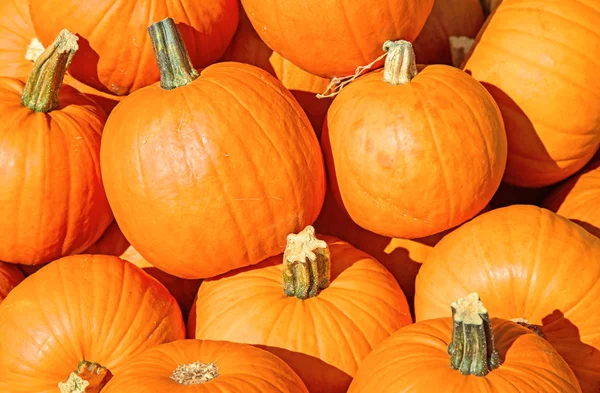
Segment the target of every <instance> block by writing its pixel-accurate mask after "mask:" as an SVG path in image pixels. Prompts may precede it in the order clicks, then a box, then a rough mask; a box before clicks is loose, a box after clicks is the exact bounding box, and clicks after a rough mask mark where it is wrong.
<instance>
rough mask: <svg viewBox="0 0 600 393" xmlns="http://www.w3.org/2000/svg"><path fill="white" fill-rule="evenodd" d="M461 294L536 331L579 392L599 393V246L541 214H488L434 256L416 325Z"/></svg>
mask: <svg viewBox="0 0 600 393" xmlns="http://www.w3.org/2000/svg"><path fill="white" fill-rule="evenodd" d="M465 288H469V291H476V292H478V293H479V295H480V296H481V298H483V299H485V303H486V306H487V308H488V310H490V313H493V315H495V316H497V317H499V318H505V319H517V318H518V319H523V320H526V321H528V323H529V324H531V325H535V326H537V327H539V329H541V331H542V332H543V334H544V335H545V337H546V339H547V340H548V341H549V342H550V343H551V344H552V345H553V346H554V348H555V349H556V351H557V352H558V353H559V354H560V355H561V356H562V357H563V358H564V359H565V360H566V362H567V363H568V364H569V366H570V367H571V368H572V369H573V371H574V372H575V375H576V376H577V378H578V379H579V382H580V384H581V388H582V390H583V392H584V393H594V392H598V391H600V239H598V238H596V237H595V236H592V235H591V234H589V233H588V232H586V231H585V230H584V229H583V228H581V227H580V226H579V225H576V224H574V223H572V222H570V221H569V220H567V219H566V218H563V217H561V216H559V215H557V214H555V213H552V212H551V211H549V210H546V209H542V208H539V207H535V206H531V205H513V206H509V207H505V208H501V209H496V210H492V211H490V212H488V213H485V214H483V215H481V216H479V217H477V218H475V219H473V220H472V221H470V222H468V223H466V224H464V225H463V226H461V227H460V228H458V229H456V230H455V231H453V232H452V233H450V234H448V235H446V236H445V237H444V239H442V241H440V242H439V243H438V244H437V245H436V246H435V247H434V248H433V250H431V252H430V253H429V256H428V257H427V262H426V263H425V264H423V266H422V267H421V270H420V271H419V274H418V275H417V282H416V293H415V313H416V319H417V321H423V320H426V319H433V318H442V317H447V316H449V310H448V307H447V305H446V304H445V300H444V299H453V298H454V299H456V298H458V297H460V296H464V295H465Z"/></svg>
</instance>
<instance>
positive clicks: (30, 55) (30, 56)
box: [25, 37, 44, 63]
mask: <svg viewBox="0 0 600 393" xmlns="http://www.w3.org/2000/svg"><path fill="white" fill-rule="evenodd" d="M42 53H44V45H42V43H41V42H40V40H38V39H37V38H35V37H34V38H32V39H31V42H30V43H29V45H27V51H26V52H25V60H29V61H30V62H32V63H35V61H36V60H37V59H38V57H40V55H41V54H42Z"/></svg>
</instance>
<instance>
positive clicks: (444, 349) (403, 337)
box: [348, 293, 581, 393]
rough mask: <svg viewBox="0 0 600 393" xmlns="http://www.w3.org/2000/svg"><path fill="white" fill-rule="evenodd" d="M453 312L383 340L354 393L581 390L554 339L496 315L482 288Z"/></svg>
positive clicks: (360, 374) (353, 387) (558, 392)
mask: <svg viewBox="0 0 600 393" xmlns="http://www.w3.org/2000/svg"><path fill="white" fill-rule="evenodd" d="M451 310H452V311H451V312H452V318H438V319H431V320H427V321H421V322H417V323H416V324H413V325H410V326H405V327H403V328H402V329H400V330H398V331H397V332H396V333H394V334H393V335H392V336H391V337H390V338H388V339H387V340H385V341H384V342H383V343H382V344H380V345H379V346H377V348H375V350H374V351H373V352H371V353H370V354H369V356H367V358H366V359H365V360H364V362H363V363H362V364H361V366H360V368H359V369H358V373H357V374H356V377H355V378H354V380H353V381H352V385H350V389H349V390H348V393H374V392H402V393H432V392H455V391H456V392H459V391H460V392H462V393H480V392H536V393H580V392H581V389H580V387H579V383H578V382H577V378H575V375H573V371H571V369H570V368H569V366H568V365H567V364H566V363H565V361H564V360H563V359H562V358H561V357H560V355H559V354H558V353H556V351H555V350H554V349H553V348H552V346H551V345H550V344H549V343H548V342H547V341H546V340H544V339H543V338H542V337H540V336H538V335H537V334H535V333H534V332H532V331H531V330H529V329H527V328H525V327H522V326H519V325H518V324H517V323H514V322H511V321H507V320H502V319H497V318H491V319H490V317H489V315H488V312H487V310H486V308H485V307H484V306H483V304H482V303H481V301H479V299H478V295H477V294H476V293H474V294H471V295H469V296H467V297H465V298H462V299H459V300H457V301H455V302H453V303H452V308H451Z"/></svg>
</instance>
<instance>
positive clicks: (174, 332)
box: [0, 255, 185, 393]
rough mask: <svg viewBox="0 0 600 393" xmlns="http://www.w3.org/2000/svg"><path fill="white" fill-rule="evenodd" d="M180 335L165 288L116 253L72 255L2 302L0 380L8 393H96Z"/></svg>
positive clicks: (176, 312) (182, 331) (181, 326)
mask: <svg viewBox="0 0 600 393" xmlns="http://www.w3.org/2000/svg"><path fill="white" fill-rule="evenodd" d="M183 338H185V327H184V324H183V320H182V318H181V311H180V310H179V307H177V303H176V302H175V299H174V298H173V297H172V296H171V295H170V294H169V292H168V291H167V290H166V288H165V287H163V286H162V285H161V284H160V283H159V282H158V281H156V280H155V279H154V278H152V277H150V276H149V275H147V274H145V273H144V272H143V271H142V270H141V269H139V268H138V267H136V266H134V265H133V264H131V263H128V262H125V261H123V260H121V259H119V258H118V257H114V256H107V255H75V256H70V257H65V258H62V259H59V260H57V261H54V262H52V263H50V264H49V265H47V266H45V267H44V268H42V269H40V270H39V271H38V272H37V273H35V274H33V275H31V276H29V277H28V278H26V279H25V280H24V281H23V282H22V283H21V284H19V285H18V286H17V287H16V288H15V289H13V290H12V292H10V293H9V294H8V296H7V297H6V299H4V301H3V302H2V303H0V381H2V383H4V386H2V387H3V388H5V389H6V390H5V391H9V392H22V393H34V392H36V393H37V392H56V391H58V390H59V389H58V388H60V392H61V393H80V392H82V391H83V390H79V389H78V388H76V386H80V387H81V386H83V387H85V385H86V383H87V384H88V385H89V386H87V388H86V390H85V391H86V392H98V391H100V389H101V388H102V386H103V385H104V384H105V383H106V382H107V380H108V379H109V378H110V377H111V375H115V376H116V375H119V374H120V373H121V372H124V371H125V370H127V369H129V368H130V367H129V362H130V360H131V359H132V358H134V357H135V356H136V355H138V354H140V353H142V352H144V351H145V350H146V349H148V348H151V347H153V346H156V345H159V344H162V343H165V342H171V341H175V340H179V339H183Z"/></svg>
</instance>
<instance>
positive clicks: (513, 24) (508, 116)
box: [464, 0, 600, 187]
mask: <svg viewBox="0 0 600 393" xmlns="http://www.w3.org/2000/svg"><path fill="white" fill-rule="evenodd" d="M598 25H600V3H598V2H597V1H595V0H577V1H560V0H550V1H544V2H539V1H535V0H504V1H503V2H502V4H501V5H500V6H499V7H498V9H497V10H496V12H495V13H494V14H493V16H492V17H491V19H490V21H489V23H487V27H486V28H485V29H484V30H483V31H482V33H480V36H479V37H478V40H477V42H476V44H475V46H474V49H473V51H472V52H471V55H470V57H469V58H468V60H467V62H466V63H465V66H464V69H465V70H466V71H467V72H469V73H471V74H472V75H473V77H475V79H477V80H479V81H480V82H482V83H483V84H484V86H486V88H487V89H488V90H489V91H490V93H491V94H492V95H493V96H494V99H495V100H496V102H498V105H499V106H500V110H501V111H502V116H503V117H504V123H505V125H506V133H507V135H508V162H507V165H506V174H505V178H504V181H506V182H508V183H511V184H514V185H517V186H522V187H543V186H547V185H551V184H554V183H557V182H559V181H561V180H564V179H566V178H567V177H569V176H571V175H572V174H574V173H575V172H577V171H578V170H580V169H581V168H582V167H583V166H584V165H585V164H586V163H587V162H588V161H589V160H590V159H591V158H592V156H593V155H594V153H595V151H596V150H597V149H598V146H599V145H600V95H598V93H597V92H598V91H600V80H598V78H596V76H595V75H596V74H597V70H598V61H597V59H598V58H599V57H600V36H599V35H597V34H593V33H592V32H595V31H597V29H598ZM508 26H510V28H508Z"/></svg>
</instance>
